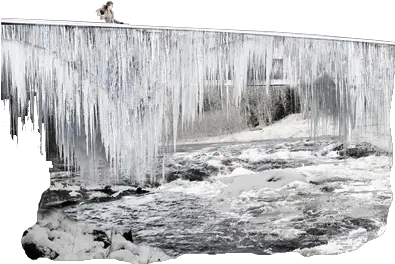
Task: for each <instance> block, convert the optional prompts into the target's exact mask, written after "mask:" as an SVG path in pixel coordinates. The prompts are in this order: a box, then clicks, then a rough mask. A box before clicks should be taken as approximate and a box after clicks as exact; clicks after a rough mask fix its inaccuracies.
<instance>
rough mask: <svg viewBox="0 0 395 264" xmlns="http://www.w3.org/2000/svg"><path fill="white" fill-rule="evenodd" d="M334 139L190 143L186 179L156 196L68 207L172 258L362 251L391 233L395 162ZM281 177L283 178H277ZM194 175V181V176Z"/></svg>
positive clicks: (178, 160)
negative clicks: (344, 150)
mask: <svg viewBox="0 0 395 264" xmlns="http://www.w3.org/2000/svg"><path fill="white" fill-rule="evenodd" d="M336 143H337V141H336V140H334V139H329V138H326V139H322V140H316V141H310V140H307V139H292V140H291V139H289V140H268V141H261V142H249V143H243V144H206V145H200V146H198V145H195V146H193V145H189V146H181V147H180V148H179V152H177V153H176V154H174V155H173V156H172V157H171V160H169V162H168V164H167V166H166V167H167V168H168V172H173V174H174V172H177V173H178V175H182V174H183V173H184V174H188V173H187V172H188V169H192V168H193V169H194V171H195V172H196V171H206V172H207V171H209V174H210V176H209V177H207V178H204V179H203V180H202V181H187V180H182V179H178V180H175V181H172V182H170V183H166V184H164V185H162V186H160V187H159V188H158V189H155V190H154V191H153V192H152V193H150V194H148V195H145V196H141V197H135V196H129V197H123V198H122V199H121V200H118V201H113V202H108V203H98V204H86V205H78V206H73V207H69V208H67V209H64V211H65V212H66V213H67V214H68V215H70V216H72V217H73V218H75V219H78V220H81V221H87V222H90V223H94V224H96V225H97V226H99V227H101V228H105V229H108V230H110V229H113V228H114V229H121V230H128V229H131V230H132V232H133V235H134V236H135V240H136V241H137V242H139V243H147V244H149V245H151V246H157V247H160V248H162V249H163V250H165V251H166V253H167V254H169V255H173V256H177V255H180V254H183V253H226V252H252V253H256V254H272V253H275V252H287V251H293V250H300V251H301V252H302V253H303V254H305V255H309V254H317V253H318V254H319V253H326V254H328V253H341V252H345V251H349V250H353V249H356V248H358V247H359V246H361V245H362V244H364V243H365V242H366V241H368V240H370V239H372V238H376V237H377V236H378V234H380V233H381V232H383V228H384V226H385V223H386V218H387V214H388V209H389V206H390V203H391V200H392V193H391V190H390V179H389V174H390V168H391V166H392V158H391V157H389V156H368V157H362V158H359V159H354V158H347V159H342V158H340V157H339V155H338V154H337V153H336V152H335V151H329V152H328V151H324V150H325V149H327V146H329V145H331V146H333V144H336ZM273 173H274V174H273ZM188 175H189V174H188Z"/></svg>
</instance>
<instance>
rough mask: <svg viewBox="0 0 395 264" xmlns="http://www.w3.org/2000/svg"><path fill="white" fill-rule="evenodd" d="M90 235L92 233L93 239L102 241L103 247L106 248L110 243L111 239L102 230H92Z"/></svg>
mask: <svg viewBox="0 0 395 264" xmlns="http://www.w3.org/2000/svg"><path fill="white" fill-rule="evenodd" d="M92 235H93V241H99V242H103V244H104V248H108V247H109V246H110V245H111V241H110V239H109V238H108V236H107V234H106V233H105V232H104V231H101V230H93V232H92Z"/></svg>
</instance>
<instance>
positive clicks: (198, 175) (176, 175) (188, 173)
mask: <svg viewBox="0 0 395 264" xmlns="http://www.w3.org/2000/svg"><path fill="white" fill-rule="evenodd" d="M208 177H209V173H208V172H206V171H205V170H204V169H203V168H199V169H197V168H189V169H186V170H180V171H172V172H169V173H168V174H167V175H166V180H167V182H172V181H175V180H178V179H183V180H189V181H203V180H205V179H206V178H208Z"/></svg>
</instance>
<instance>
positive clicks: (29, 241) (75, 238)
mask: <svg viewBox="0 0 395 264" xmlns="http://www.w3.org/2000/svg"><path fill="white" fill-rule="evenodd" d="M21 242H22V246H23V248H24V250H25V253H26V255H27V256H28V257H29V258H31V259H38V258H41V257H44V258H50V259H54V260H89V259H103V258H110V259H117V260H121V261H126V262H130V263H134V264H149V263H153V262H157V261H163V260H167V259H170V257H169V256H168V255H166V254H165V253H164V252H163V251H162V250H160V249H158V248H153V247H149V246H146V245H136V244H134V243H132V242H130V241H128V240H126V239H125V238H124V237H123V236H122V235H121V234H120V233H119V232H118V231H115V230H108V231H104V230H98V229H97V228H96V227H94V226H92V225H87V224H83V223H79V222H76V221H74V220H73V219H71V218H69V217H67V216H66V215H64V214H63V213H61V212H60V211H56V210H39V212H38V221H37V223H36V224H35V225H34V226H32V227H31V228H29V229H28V230H26V231H25V232H24V234H23V237H22V241H21Z"/></svg>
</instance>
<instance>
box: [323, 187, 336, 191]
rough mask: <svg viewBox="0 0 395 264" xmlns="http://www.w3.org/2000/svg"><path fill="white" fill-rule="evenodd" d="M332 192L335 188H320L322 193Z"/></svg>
mask: <svg viewBox="0 0 395 264" xmlns="http://www.w3.org/2000/svg"><path fill="white" fill-rule="evenodd" d="M334 190H335V188H333V187H329V186H325V187H323V188H321V191H322V192H333V191H334Z"/></svg>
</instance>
